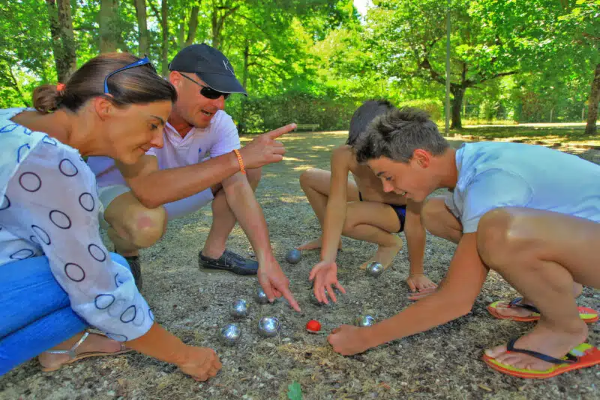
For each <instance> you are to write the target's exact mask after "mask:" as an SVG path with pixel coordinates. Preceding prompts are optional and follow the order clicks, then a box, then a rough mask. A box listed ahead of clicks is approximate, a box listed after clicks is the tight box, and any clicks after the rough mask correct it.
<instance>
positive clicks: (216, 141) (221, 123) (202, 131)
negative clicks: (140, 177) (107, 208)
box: [88, 110, 240, 187]
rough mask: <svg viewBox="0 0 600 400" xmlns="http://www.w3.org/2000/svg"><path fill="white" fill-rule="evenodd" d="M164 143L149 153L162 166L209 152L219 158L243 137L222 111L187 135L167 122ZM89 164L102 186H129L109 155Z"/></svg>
mask: <svg viewBox="0 0 600 400" xmlns="http://www.w3.org/2000/svg"><path fill="white" fill-rule="evenodd" d="M163 139H164V146H163V147H162V148H161V149H158V148H152V149H150V150H149V151H148V152H147V153H146V154H147V155H152V156H156V157H157V158H158V166H159V168H160V169H168V168H178V167H185V166H188V165H192V164H197V163H199V162H202V161H203V160H204V159H205V158H206V156H207V154H208V153H210V157H218V156H220V155H223V154H227V153H230V152H232V151H233V150H234V149H239V148H240V138H239V136H238V131H237V127H236V126H235V124H234V122H233V119H231V117H230V116H229V114H227V113H226V112H225V111H222V110H219V111H217V113H216V114H215V115H214V117H213V118H212V119H211V121H210V124H209V126H208V127H206V128H192V129H191V130H190V131H189V132H188V133H187V135H185V137H183V138H182V137H181V135H180V134H179V132H177V130H175V128H173V126H171V124H169V123H167V124H166V125H165V130H164V133H163ZM88 165H89V166H90V168H91V169H92V171H93V172H94V174H96V179H97V181H98V186H99V187H105V186H109V185H125V184H126V183H125V179H124V178H123V176H122V175H121V173H120V172H119V170H118V169H117V168H116V167H115V162H114V160H112V159H111V158H108V157H89V158H88Z"/></svg>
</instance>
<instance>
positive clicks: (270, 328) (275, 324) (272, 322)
mask: <svg viewBox="0 0 600 400" xmlns="http://www.w3.org/2000/svg"><path fill="white" fill-rule="evenodd" d="M280 328H281V325H280V324H279V320H278V319H277V318H276V317H262V318H261V319H260V321H258V333H260V334H261V336H264V337H273V336H277V334H278V333H279V329H280Z"/></svg>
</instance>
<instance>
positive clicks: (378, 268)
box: [366, 261, 384, 278]
mask: <svg viewBox="0 0 600 400" xmlns="http://www.w3.org/2000/svg"><path fill="white" fill-rule="evenodd" d="M383 270H384V268H383V265H381V263H378V262H377V261H373V262H370V263H369V265H367V269H366V273H367V275H369V276H372V277H373V278H377V277H378V276H380V275H381V274H383Z"/></svg>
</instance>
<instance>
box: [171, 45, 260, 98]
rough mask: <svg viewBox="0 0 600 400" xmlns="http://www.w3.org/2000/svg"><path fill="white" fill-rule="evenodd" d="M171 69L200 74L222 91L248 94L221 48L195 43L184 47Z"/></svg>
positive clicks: (213, 86)
mask: <svg viewBox="0 0 600 400" xmlns="http://www.w3.org/2000/svg"><path fill="white" fill-rule="evenodd" d="M169 70H170V71H178V72H190V73H195V74H196V75H198V77H199V78H200V79H202V80H203V81H204V82H205V83H206V84H207V85H208V86H209V87H210V88H212V89H214V90H216V91H218V92H222V93H242V94H244V95H246V96H248V94H247V93H246V91H245V90H244V87H243V86H242V84H241V83H240V82H239V81H238V80H237V78H236V77H235V72H234V71H233V67H232V66H231V63H230V62H229V60H228V59H227V57H225V56H224V55H223V53H221V52H220V51H219V50H217V49H215V48H213V47H210V46H209V45H207V44H204V43H202V44H193V45H191V46H188V47H186V48H184V49H182V50H181V51H180V52H179V53H177V55H176V56H175V57H174V58H173V60H172V61H171V63H170V64H169Z"/></svg>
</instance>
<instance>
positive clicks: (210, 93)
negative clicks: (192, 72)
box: [180, 72, 231, 100]
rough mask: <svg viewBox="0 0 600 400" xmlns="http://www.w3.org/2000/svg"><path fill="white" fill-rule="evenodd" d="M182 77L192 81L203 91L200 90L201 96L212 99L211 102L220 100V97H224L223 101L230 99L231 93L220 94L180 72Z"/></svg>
mask: <svg viewBox="0 0 600 400" xmlns="http://www.w3.org/2000/svg"><path fill="white" fill-rule="evenodd" d="M180 74H181V76H183V77H184V78H185V79H187V80H190V81H192V82H194V83H195V84H196V85H198V86H200V87H201V88H202V89H200V94H201V95H202V96H204V97H206V98H207V99H211V100H215V99H218V98H219V97H221V96H223V99H225V100H227V98H228V97H229V95H230V94H231V93H222V92H218V91H216V90H215V89H213V88H210V87H208V86H204V85H203V84H201V83H198V82H196V81H195V80H193V79H192V78H190V77H189V76H185V75H184V74H182V73H181V72H180Z"/></svg>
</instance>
